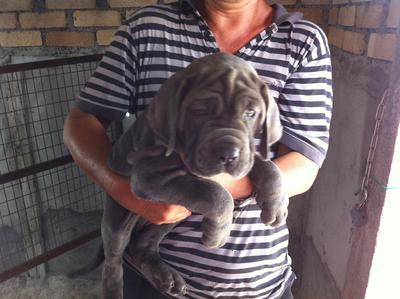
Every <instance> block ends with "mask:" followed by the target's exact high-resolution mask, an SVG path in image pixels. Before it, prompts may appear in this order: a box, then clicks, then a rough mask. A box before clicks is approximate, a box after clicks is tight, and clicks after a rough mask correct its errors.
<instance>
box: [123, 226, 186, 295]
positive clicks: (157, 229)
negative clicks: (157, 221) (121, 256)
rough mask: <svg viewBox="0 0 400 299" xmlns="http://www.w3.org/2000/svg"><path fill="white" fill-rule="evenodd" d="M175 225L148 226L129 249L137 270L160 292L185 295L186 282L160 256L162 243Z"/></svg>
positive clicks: (136, 237)
mask: <svg viewBox="0 0 400 299" xmlns="http://www.w3.org/2000/svg"><path fill="white" fill-rule="evenodd" d="M174 226H175V224H163V225H147V226H146V227H145V228H144V229H143V230H142V231H141V233H140V235H138V236H135V238H134V239H133V242H132V243H131V245H130V247H129V252H130V253H131V258H132V261H133V263H134V266H135V268H136V269H137V270H138V271H139V272H141V273H142V275H144V276H145V277H146V279H147V280H148V281H149V282H150V283H151V284H152V285H153V286H154V287H155V288H156V289H158V290H159V291H160V292H162V293H167V294H170V295H184V294H185V293H186V282H185V280H184V279H183V278H182V276H181V275H180V274H179V273H178V272H177V271H176V270H175V269H173V268H172V267H170V266H169V265H168V264H166V263H165V262H164V261H162V260H161V257H160V255H159V244H160V241H161V240H162V239H163V238H164V237H165V235H166V234H167V233H169V232H170V231H171V230H172V229H173V228H174Z"/></svg>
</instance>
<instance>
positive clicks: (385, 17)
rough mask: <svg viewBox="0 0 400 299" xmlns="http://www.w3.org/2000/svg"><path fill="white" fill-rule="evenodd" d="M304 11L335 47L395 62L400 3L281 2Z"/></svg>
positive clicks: (354, 0) (368, 0) (387, 0)
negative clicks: (324, 32)
mask: <svg viewBox="0 0 400 299" xmlns="http://www.w3.org/2000/svg"><path fill="white" fill-rule="evenodd" d="M273 2H278V3H283V4H286V5H287V7H288V8H289V9H290V10H299V11H302V12H303V13H304V15H305V17H306V18H307V19H309V20H312V21H314V22H315V23H317V24H318V25H320V26H321V27H322V28H323V29H324V30H325V31H326V33H327V34H328V39H329V43H330V45H331V47H334V48H339V49H341V50H343V51H345V52H348V53H351V54H353V55H358V56H365V57H369V58H373V59H379V60H385V61H393V60H394V59H395V53H396V44H397V43H398V42H400V41H399V40H398V37H397V29H398V28H399V27H400V0H277V1H273Z"/></svg>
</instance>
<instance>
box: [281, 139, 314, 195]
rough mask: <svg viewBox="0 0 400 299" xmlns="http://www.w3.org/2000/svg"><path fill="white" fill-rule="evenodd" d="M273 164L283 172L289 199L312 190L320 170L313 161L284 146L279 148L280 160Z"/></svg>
mask: <svg viewBox="0 0 400 299" xmlns="http://www.w3.org/2000/svg"><path fill="white" fill-rule="evenodd" d="M273 162H274V163H275V164H276V165H277V166H278V167H279V169H280V170H281V172H282V179H283V184H284V188H285V191H286V194H287V195H288V196H289V197H292V196H295V195H298V194H301V193H304V192H306V191H307V190H308V189H310V187H311V185H312V184H313V182H314V180H315V178H316V176H317V173H318V170H319V167H318V166H317V164H315V163H314V162H313V161H311V160H310V159H308V158H307V157H305V156H303V155H302V154H300V153H298V152H294V151H291V150H290V149H289V148H287V147H286V146H283V145H281V146H280V148H279V151H278V158H276V159H275V160H273Z"/></svg>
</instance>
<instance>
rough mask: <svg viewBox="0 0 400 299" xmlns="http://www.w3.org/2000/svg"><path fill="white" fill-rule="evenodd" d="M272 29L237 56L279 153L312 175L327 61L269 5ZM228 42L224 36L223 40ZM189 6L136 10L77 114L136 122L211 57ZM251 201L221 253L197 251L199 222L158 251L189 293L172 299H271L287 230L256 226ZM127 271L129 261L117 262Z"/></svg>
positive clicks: (320, 139) (323, 137) (324, 142)
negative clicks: (309, 166)
mask: <svg viewBox="0 0 400 299" xmlns="http://www.w3.org/2000/svg"><path fill="white" fill-rule="evenodd" d="M273 7H274V9H275V20H274V22H273V24H272V25H270V26H269V27H267V28H265V30H264V31H262V32H261V33H260V34H258V35H257V36H255V37H254V38H253V39H252V40H251V41H249V42H248V43H247V44H246V45H244V46H243V47H242V48H241V49H239V50H238V51H237V52H236V53H234V54H235V55H236V56H238V57H240V58H242V59H244V60H245V61H247V62H248V63H249V64H251V65H252V66H253V67H254V68H255V69H256V71H257V72H258V74H259V76H260V78H261V79H262V80H263V81H264V82H265V83H266V84H268V86H269V88H270V92H271V95H272V96H273V98H274V99H275V101H276V102H277V103H278V106H279V109H280V113H281V115H280V116H281V122H282V124H283V127H284V130H283V136H282V138H281V140H280V142H281V143H283V144H285V145H287V146H288V147H290V148H291V149H293V150H295V151H298V152H300V153H302V154H303V155H305V156H306V157H308V158H309V159H311V160H312V161H314V162H315V163H316V164H317V165H319V166H320V165H321V164H322V162H323V160H324V158H325V155H326V151H327V148H328V138H329V124H330V119H331V110H332V102H331V99H332V90H331V64H330V52H329V48H328V43H327V40H326V37H325V34H324V33H323V32H322V30H321V29H320V28H319V27H317V26H316V25H315V24H313V23H311V22H309V21H305V20H302V19H301V15H300V14H297V13H288V12H287V11H286V10H285V9H284V8H283V7H282V6H280V5H275V6H273ZM227 34H229V33H227ZM219 51H220V50H219V48H218V44H217V43H216V41H215V38H214V36H213V34H212V32H211V31H210V29H209V27H208V25H207V23H206V22H205V21H204V20H203V19H202V17H201V16H200V14H199V12H198V11H197V10H196V9H195V6H194V4H193V1H189V0H187V1H181V2H180V3H179V4H178V3H175V4H169V5H154V6H148V7H145V8H142V9H139V10H137V11H135V12H134V14H133V15H132V16H131V17H130V18H129V19H128V20H127V21H126V22H125V23H124V24H123V25H122V26H121V27H120V28H119V30H118V31H117V33H116V34H115V37H114V40H113V42H112V43H111V45H110V46H109V47H108V49H107V51H106V53H105V54H104V56H103V59H102V61H101V62H100V64H99V66H98V68H97V70H96V71H95V73H94V74H93V76H92V77H91V78H90V79H89V81H88V82H87V84H86V86H85V87H84V88H83V90H82V91H81V94H80V96H79V98H78V102H77V104H78V107H80V109H81V110H83V111H86V112H90V113H93V114H95V115H98V116H101V117H103V118H106V119H110V120H120V119H122V118H123V117H124V116H125V115H126V113H127V112H129V113H139V112H140V111H143V109H145V108H146V106H147V105H148V104H149V103H150V101H151V100H152V99H153V97H154V95H155V94H156V92H157V91H158V89H159V88H160V85H161V84H162V83H163V82H164V81H165V80H166V79H167V78H169V77H170V76H171V75H172V74H174V73H175V72H176V71H178V70H180V69H182V68H184V67H186V66H187V65H188V64H190V63H191V62H192V61H193V60H194V59H196V58H199V57H202V56H205V55H208V54H212V53H217V52H219ZM259 216H260V209H259V207H258V206H257V205H256V203H255V200H254V198H249V199H247V200H244V201H238V202H237V204H236V207H235V210H234V219H233V229H232V231H231V234H230V237H229V239H228V241H227V243H226V244H225V245H224V246H223V247H222V248H219V249H209V248H207V247H205V246H203V245H202V243H201V221H202V216H201V215H196V214H194V215H192V216H190V217H188V218H187V219H186V220H185V221H182V222H180V223H179V224H178V225H177V226H176V227H175V229H174V230H173V231H172V232H171V233H169V234H168V235H167V236H166V238H165V239H164V240H163V241H162V243H161V244H160V254H161V256H162V258H163V259H164V260H165V261H166V262H167V263H169V264H170V265H171V266H173V267H174V268H175V269H176V270H177V271H179V272H180V273H181V274H182V276H183V277H184V278H185V280H186V282H187V283H188V293H187V294H186V295H185V296H181V297H179V298H261V299H262V298H279V296H280V294H281V293H282V292H283V290H284V289H285V287H286V286H287V285H288V284H290V283H291V282H292V281H293V279H294V274H293V273H292V271H291V267H290V264H291V260H290V257H289V256H288V253H287V245H288V229H287V227H286V225H282V226H280V227H275V228H272V227H269V226H265V225H264V224H263V223H261V221H260V218H259ZM125 260H126V261H127V262H128V263H129V260H130V258H129V256H125Z"/></svg>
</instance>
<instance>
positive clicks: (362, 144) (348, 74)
mask: <svg viewBox="0 0 400 299" xmlns="http://www.w3.org/2000/svg"><path fill="white" fill-rule="evenodd" d="M370 2H374V3H371V4H370V5H369V6H368V8H372V7H373V4H379V5H383V4H384V3H383V1H370ZM392 5H394V4H392ZM334 9H336V8H335V7H333V8H332V10H334ZM348 9H349V10H353V9H354V11H355V12H356V11H359V10H360V9H361V7H360V6H356V7H353V8H351V7H347V6H343V7H342V8H339V15H340V10H342V21H341V22H342V24H340V22H339V23H337V24H336V26H337V27H338V28H339V31H340V30H342V31H345V30H349V27H351V25H347V26H344V25H343V24H346V23H345V21H343V18H346V17H347V18H351V14H347V13H344V10H348ZM336 13H337V12H336ZM388 13H389V14H394V13H397V14H400V10H397V11H396V12H394V11H390V10H389V11H388ZM349 15H350V16H349ZM356 16H357V14H356V13H355V14H354V15H353V18H355V17H356ZM385 16H386V14H382V18H383V19H381V20H380V21H379V24H380V25H378V26H377V27H380V26H381V25H382V24H383V25H384V24H387V22H386V21H385V19H384V18H385ZM359 22H360V23H361V21H359ZM348 24H354V26H355V25H356V22H355V23H351V22H349V23H348ZM357 24H359V23H357ZM397 24H399V23H397ZM343 26H344V27H343ZM380 28H381V27H380ZM356 30H357V33H358V34H363V37H362V38H361V39H360V40H358V39H357V38H355V37H354V36H353V38H350V39H348V40H347V42H348V43H353V45H355V44H357V43H359V47H358V46H357V47H350V46H344V43H345V42H346V38H344V39H342V38H343V36H342V37H340V33H338V32H336V31H332V27H331V28H330V29H329V33H330V37H331V38H330V43H331V46H332V64H333V87H334V110H333V119H332V127H331V146H330V149H329V152H328V156H327V159H326V161H325V164H324V165H323V167H322V169H321V171H320V173H319V176H318V178H317V180H316V182H315V184H314V186H313V187H312V189H311V190H310V192H308V194H306V195H303V196H301V197H302V200H303V201H304V202H303V203H302V204H299V203H295V204H294V205H293V207H291V213H296V214H299V213H300V215H301V216H302V218H301V221H299V216H298V215H297V216H296V217H293V216H292V222H291V227H292V231H294V232H295V233H297V232H298V231H300V230H302V233H301V234H300V236H298V235H297V236H295V237H293V238H292V239H293V240H294V242H293V243H292V245H291V246H292V252H293V254H292V255H294V256H295V259H296V260H295V262H296V263H295V267H296V269H297V273H298V274H299V275H298V276H299V281H298V285H297V290H298V293H297V297H296V298H300V299H325V298H335V299H339V298H343V299H358V298H389V297H391V296H393V294H394V293H390V292H389V293H387V292H384V293H382V288H384V289H385V290H386V289H387V288H388V287H389V288H390V284H389V283H388V281H387V280H386V281H384V280H383V279H382V277H380V276H379V275H382V265H383V264H385V265H386V268H385V269H390V268H391V267H393V266H394V264H393V262H392V263H390V262H389V261H388V260H387V259H385V258H384V257H385V256H386V257H387V255H388V254H389V253H390V252H392V250H391V249H390V247H393V248H398V247H399V246H398V245H397V247H395V246H394V245H395V243H393V240H392V243H390V242H388V241H387V240H388V239H387V237H386V244H385V242H382V241H379V240H382V239H383V240H385V238H383V237H379V236H382V235H383V234H385V235H386V236H387V235H390V233H388V232H387V231H385V232H384V233H383V232H382V230H383V229H384V227H386V229H387V228H388V227H390V226H389V225H386V226H385V225H383V223H384V218H383V217H381V215H382V211H385V210H384V209H385V202H386V200H393V196H396V195H393V190H392V191H391V193H389V191H385V185H386V183H387V181H388V177H389V173H390V170H391V167H392V160H393V155H394V142H395V139H396V136H397V130H398V125H399V116H400V112H399V108H398V106H399V93H398V86H399V85H398V84H399V79H398V78H399V76H400V74H399V71H398V70H399V68H398V62H395V60H396V59H397V60H398V59H399V57H400V56H399V55H400V54H399V53H400V52H399V50H398V48H399V47H400V39H399V35H398V29H397V31H396V30H389V32H390V33H389V34H391V35H393V36H397V41H396V39H394V40H395V41H396V43H393V44H392V46H391V50H390V52H391V54H390V55H389V54H388V53H386V54H383V53H381V54H380V55H379V57H378V58H379V59H370V58H368V57H371V56H370V55H369V54H371V53H372V50H370V48H371V47H372V46H371V45H369V46H367V43H366V41H367V40H368V39H367V38H368V36H370V37H371V36H373V35H374V34H375V33H374V30H375V29H374V30H372V29H369V30H367V31H365V29H364V30H360V29H356ZM380 30H382V29H380ZM332 32H335V33H332ZM332 34H336V35H334V36H332ZM335 38H337V39H339V40H341V41H340V42H338V43H337V41H336V40H335ZM362 47H364V50H362ZM380 48H381V49H379V51H387V50H388V47H387V46H386V45H384V44H383V43H381V44H380ZM396 48H397V52H395V51H396ZM357 49H359V50H360V49H361V50H360V51H358V50H357ZM375 53H376V52H375ZM395 53H397V55H396V54H395ZM389 56H390V57H392V58H391V59H388V57H389ZM384 57H386V58H384ZM396 90H397V91H396ZM385 91H387V92H388V98H387V103H386V110H385V114H384V119H383V122H382V124H381V127H380V130H379V131H378V134H379V143H378V149H377V151H376V154H375V159H374V161H373V164H372V171H371V180H370V181H369V182H368V194H369V196H368V201H367V205H366V206H365V209H364V210H362V211H364V212H365V214H364V215H361V216H363V217H365V218H366V223H364V224H363V225H362V226H360V227H358V226H356V225H355V224H354V223H352V220H354V219H352V217H351V214H350V212H351V210H352V209H353V208H354V207H355V205H356V204H357V203H358V202H359V201H360V200H361V198H362V196H361V194H357V192H358V191H359V190H360V187H361V183H362V179H363V175H364V171H365V167H366V161H367V155H368V150H369V145H370V140H371V137H372V134H373V131H374V126H375V113H376V110H377V107H378V104H379V103H380V101H381V100H382V96H383V94H384V92H385ZM397 171H398V169H397ZM390 198H391V199H390ZM397 198H398V194H397ZM299 206H300V208H299ZM387 206H388V207H390V206H391V207H393V204H388V205H387ZM388 209H390V208H386V211H388ZM386 213H387V215H390V214H391V213H390V212H386ZM389 217H390V216H386V222H389V223H391V224H392V225H393V224H394V219H393V218H391V220H389V221H388V220H387V219H388V218H389ZM391 233H393V232H391ZM385 246H386V247H385ZM373 261H374V263H373ZM382 261H385V263H383V262H382ZM371 264H375V265H379V266H375V267H372V268H371ZM377 269H379V270H377ZM392 275H396V274H394V273H393V274H392ZM379 282H380V287H379V286H378V283H379ZM384 283H386V285H385V284H384ZM373 286H375V287H373ZM367 288H368V290H367ZM379 293H380V295H378V294H379ZM384 294H385V295H384ZM380 296H383V297H380Z"/></svg>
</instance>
